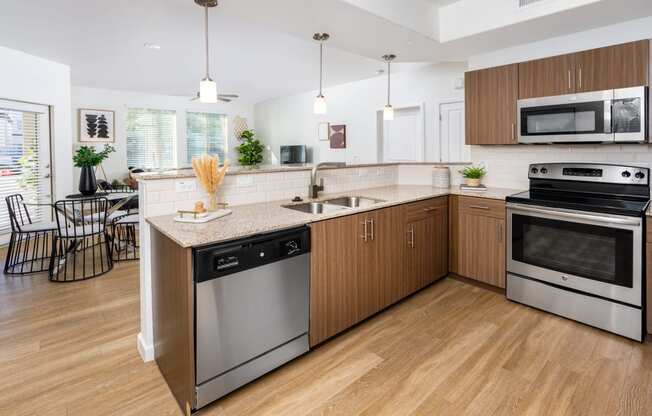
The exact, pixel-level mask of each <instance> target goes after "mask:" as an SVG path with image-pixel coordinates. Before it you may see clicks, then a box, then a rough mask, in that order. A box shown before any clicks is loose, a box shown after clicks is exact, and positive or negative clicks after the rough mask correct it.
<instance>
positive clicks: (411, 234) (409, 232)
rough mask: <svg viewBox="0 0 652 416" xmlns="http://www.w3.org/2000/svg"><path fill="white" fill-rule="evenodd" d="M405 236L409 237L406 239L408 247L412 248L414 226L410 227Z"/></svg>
mask: <svg viewBox="0 0 652 416" xmlns="http://www.w3.org/2000/svg"><path fill="white" fill-rule="evenodd" d="M407 234H408V235H409V236H410V238H409V239H408V247H410V248H414V226H412V225H411V226H410V229H409V230H408V231H407Z"/></svg>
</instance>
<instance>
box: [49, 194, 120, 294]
mask: <svg viewBox="0 0 652 416" xmlns="http://www.w3.org/2000/svg"><path fill="white" fill-rule="evenodd" d="M108 209H109V201H108V200H107V199H106V198H81V199H66V200H62V201H57V202H56V203H55V204H54V212H55V217H56V220H57V236H56V239H57V243H58V244H55V245H54V248H53V250H52V260H51V262H50V269H49V277H50V281H53V282H74V281H79V280H86V279H90V278H92V277H97V276H100V275H102V274H104V273H106V272H108V271H110V270H111V269H113V261H112V259H111V246H110V238H109V235H108V233H107V229H106V228H107V227H106V221H107V211H108Z"/></svg>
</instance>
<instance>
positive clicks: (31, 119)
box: [0, 106, 51, 235]
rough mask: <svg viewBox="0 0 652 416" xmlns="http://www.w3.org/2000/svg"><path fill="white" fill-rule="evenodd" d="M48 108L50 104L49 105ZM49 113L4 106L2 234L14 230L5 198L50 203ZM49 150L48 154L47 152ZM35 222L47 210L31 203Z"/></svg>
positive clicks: (0, 131)
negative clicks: (11, 197)
mask: <svg viewBox="0 0 652 416" xmlns="http://www.w3.org/2000/svg"><path fill="white" fill-rule="evenodd" d="M45 111H47V107H46V108H45ZM43 129H49V123H48V121H47V113H37V112H33V111H24V110H18V109H12V108H2V106H0V198H1V199H2V200H1V201H0V202H1V203H0V235H2V234H7V233H8V232H10V231H11V222H10V220H9V211H8V209H7V204H6V203H5V198H6V197H7V196H9V195H13V194H21V195H23V198H24V200H25V201H26V202H30V201H31V202H50V198H51V197H50V179H49V175H48V174H47V173H48V171H49V164H48V163H47V162H45V161H47V160H49V158H50V155H49V150H48V146H46V145H45V143H42V140H49V135H47V136H46V137H44V138H42V136H44V133H45V132H44V131H43ZM43 153H45V154H43ZM28 211H29V214H30V217H31V220H32V222H40V221H44V220H46V219H47V209H45V208H43V207H42V206H29V207H28Z"/></svg>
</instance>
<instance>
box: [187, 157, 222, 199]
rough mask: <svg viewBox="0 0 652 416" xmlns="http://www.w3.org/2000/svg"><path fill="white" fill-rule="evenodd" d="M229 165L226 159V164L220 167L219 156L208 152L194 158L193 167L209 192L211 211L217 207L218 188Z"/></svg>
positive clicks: (203, 186)
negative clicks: (210, 154)
mask: <svg viewBox="0 0 652 416" xmlns="http://www.w3.org/2000/svg"><path fill="white" fill-rule="evenodd" d="M229 165H230V163H229V160H228V159H227V160H225V161H224V166H222V167H221V168H220V160H219V157H217V156H209V155H207V154H203V155H201V156H200V157H196V158H194V159H193V160H192V169H193V170H194V171H195V175H197V179H198V180H199V183H200V184H201V186H202V188H204V191H206V193H208V209H209V210H210V211H215V210H216V209H217V190H218V189H219V188H220V185H222V181H224V175H226V172H227V171H228V170H229Z"/></svg>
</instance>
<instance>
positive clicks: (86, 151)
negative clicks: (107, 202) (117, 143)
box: [72, 144, 115, 196]
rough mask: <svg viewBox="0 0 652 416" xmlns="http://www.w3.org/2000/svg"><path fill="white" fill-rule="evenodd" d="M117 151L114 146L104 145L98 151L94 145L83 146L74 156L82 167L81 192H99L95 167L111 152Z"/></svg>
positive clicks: (80, 177)
mask: <svg viewBox="0 0 652 416" xmlns="http://www.w3.org/2000/svg"><path fill="white" fill-rule="evenodd" d="M113 152H115V149H114V148H113V146H110V145H108V144H105V145H104V149H102V151H100V152H98V151H97V150H95V148H94V147H90V146H81V147H80V148H79V149H77V151H76V152H75V155H74V156H73V157H72V161H73V163H74V165H75V167H77V168H81V175H80V176H79V193H81V194H82V195H84V196H91V195H94V194H95V192H97V180H96V179H95V167H96V166H99V165H100V164H101V163H102V162H103V161H104V160H106V159H107V158H108V157H109V155H110V154H111V153H113Z"/></svg>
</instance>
